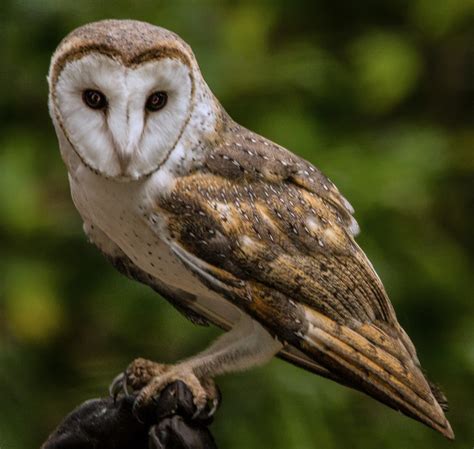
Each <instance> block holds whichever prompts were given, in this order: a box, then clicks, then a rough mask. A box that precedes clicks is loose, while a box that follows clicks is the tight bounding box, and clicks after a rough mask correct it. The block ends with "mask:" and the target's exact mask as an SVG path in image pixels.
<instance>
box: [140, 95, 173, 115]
mask: <svg viewBox="0 0 474 449" xmlns="http://www.w3.org/2000/svg"><path fill="white" fill-rule="evenodd" d="M167 102H168V94H167V93H166V92H153V93H152V94H151V95H150V96H149V97H148V98H147V100H146V103H145V108H146V109H147V110H148V111H150V112H156V111H159V110H160V109H163V108H164V107H165V106H166V103H167Z"/></svg>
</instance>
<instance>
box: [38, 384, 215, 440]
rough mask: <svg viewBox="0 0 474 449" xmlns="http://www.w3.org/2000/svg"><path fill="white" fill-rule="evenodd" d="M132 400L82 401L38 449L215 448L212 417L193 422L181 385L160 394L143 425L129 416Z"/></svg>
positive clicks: (190, 405) (189, 400)
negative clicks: (211, 429)
mask: <svg viewBox="0 0 474 449" xmlns="http://www.w3.org/2000/svg"><path fill="white" fill-rule="evenodd" d="M134 399H135V398H134V396H121V397H120V398H119V399H118V400H117V401H114V399H113V398H101V399H91V400H89V401H86V402H84V403H83V404H82V405H80V406H79V407H78V408H76V409H75V410H73V411H72V412H71V413H70V414H69V415H68V416H66V418H64V420H63V422H62V423H61V424H60V425H59V426H58V428H57V429H56V430H55V431H54V432H53V433H52V434H51V435H50V436H49V438H48V440H47V441H46V442H45V443H44V444H43V446H42V449H217V446H216V444H215V442H214V439H213V437H212V435H211V433H210V431H209V429H208V426H209V424H210V423H211V421H212V418H209V417H207V416H197V417H194V414H195V411H196V408H195V406H194V403H193V397H192V394H191V392H190V391H189V389H188V388H187V386H186V385H185V384H184V383H183V382H181V381H177V382H174V383H172V384H170V385H168V386H167V387H166V388H165V389H164V390H163V392H162V393H161V394H160V396H159V398H158V399H157V401H156V406H155V407H153V408H152V409H148V410H147V411H146V414H145V415H144V416H145V420H144V422H140V421H139V420H137V418H135V416H134V415H133V414H132V405H133V402H134ZM140 416H142V415H140Z"/></svg>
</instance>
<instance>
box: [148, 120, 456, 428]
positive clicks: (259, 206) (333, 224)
mask: <svg viewBox="0 0 474 449" xmlns="http://www.w3.org/2000/svg"><path fill="white" fill-rule="evenodd" d="M237 129H238V130H240V131H239V132H236V130H234V132H233V137H232V139H231V138H230V137H229V143H225V139H224V143H223V144H222V145H221V146H217V147H216V148H214V149H213V150H212V151H211V152H210V153H209V154H208V155H207V157H206V159H205V161H203V163H202V165H201V167H200V168H199V169H197V170H195V171H194V172H192V173H190V174H188V175H186V176H182V177H180V178H178V179H177V181H176V183H175V185H174V187H173V188H172V190H171V191H170V192H169V194H167V195H166V196H163V197H160V198H159V199H157V201H156V208H157V214H158V215H159V216H161V217H166V219H167V224H168V232H169V238H168V241H169V244H170V246H171V248H172V250H173V251H174V253H175V254H176V255H177V256H178V257H179V258H180V259H181V261H182V262H183V264H184V265H185V266H186V267H187V268H188V269H189V270H191V271H192V272H193V273H194V274H195V275H196V276H197V277H199V279H200V280H201V281H202V282H203V283H205V284H206V285H207V286H208V287H209V288H210V289H212V290H214V291H216V292H218V293H219V294H221V295H222V296H224V297H225V298H227V299H228V300H229V301H231V302H232V303H234V304H235V305H237V306H238V307H239V308H241V309H242V310H244V311H245V312H246V313H248V314H249V315H251V316H252V317H253V318H254V319H256V320H257V321H259V322H260V323H261V324H262V325H263V326H265V327H266V328H267V329H268V330H269V331H270V332H272V333H273V334H274V335H275V336H276V337H277V338H278V339H280V340H281V341H283V342H284V343H285V344H287V345H289V346H291V347H294V348H297V350H298V351H301V352H302V353H304V354H305V356H307V357H309V358H311V359H312V360H315V361H316V362H317V363H318V364H319V365H320V366H322V367H323V368H324V369H325V370H327V377H331V378H333V379H334V380H336V381H338V382H340V383H343V384H345V385H348V386H350V387H353V388H355V389H358V390H361V391H363V392H365V393H367V394H369V395H371V396H373V397H374V398H376V399H378V400H380V401H381V402H384V403H385V404H387V405H389V406H391V407H393V408H395V409H398V410H400V411H402V412H403V413H405V414H407V415H409V416H411V417H413V418H415V419H418V420H420V421H422V422H424V423H425V424H427V425H429V426H431V427H433V428H435V429H437V430H439V431H440V432H442V433H443V434H444V435H446V436H448V437H452V431H451V428H450V426H449V423H448V421H447V420H446V418H445V416H444V413H443V411H442V409H441V407H440V403H439V402H442V396H441V394H438V392H437V390H435V389H434V388H431V387H430V384H429V383H428V381H427V380H426V379H425V377H424V375H423V374H422V371H421V368H420V364H419V361H418V358H417V356H416V352H415V349H414V346H413V344H412V343H411V341H410V339H409V338H408V336H407V335H406V333H405V332H404V331H403V329H402V328H401V326H400V325H399V324H398V322H397V319H396V316H395V312H394V310H393V307H392V305H391V304H390V301H389V299H388V297H387V295H386V293H385V290H384V287H383V285H382V283H381V281H380V279H379V278H378V276H377V275H376V273H375V271H374V269H373V267H372V265H371V264H370V262H369V261H368V259H367V257H366V256H365V254H364V253H363V252H362V250H361V249H360V248H359V247H358V246H357V244H356V243H355V242H354V240H353V235H354V234H355V233H356V232H357V231H358V227H357V225H356V223H355V221H354V219H353V218H352V215H351V212H352V208H351V207H350V205H349V204H348V203H347V201H346V200H345V199H344V198H343V197H342V195H340V193H339V192H338V191H337V189H336V188H335V187H334V185H333V184H332V183H331V182H330V181H329V180H328V179H327V178H326V177H324V175H322V174H321V173H320V172H319V170H317V169H316V168H315V167H313V166H312V165H310V164H309V163H308V162H306V161H303V160H301V159H299V158H297V156H295V155H293V154H291V153H289V152H287V151H286V150H284V149H282V148H280V147H277V146H274V145H273V144H271V143H269V142H268V141H266V140H264V139H262V138H261V137H259V136H256V135H254V134H250V132H248V131H247V132H245V131H243V130H242V129H241V128H237ZM235 136H237V137H235ZM264 142H267V143H266V144H265V143H264ZM435 395H436V396H438V400H439V402H438V400H437V399H436V398H435Z"/></svg>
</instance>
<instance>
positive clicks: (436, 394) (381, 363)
mask: <svg viewBox="0 0 474 449" xmlns="http://www.w3.org/2000/svg"><path fill="white" fill-rule="evenodd" d="M305 310H306V319H307V321H308V329H307V331H306V333H304V334H303V335H302V339H301V342H300V349H301V350H302V351H303V352H304V353H306V354H307V355H308V356H310V357H312V358H314V359H316V360H318V361H319V362H320V363H321V364H322V365H323V366H324V367H325V368H326V369H328V370H329V371H330V372H332V373H334V375H335V377H338V378H340V379H344V381H343V382H341V383H344V384H346V385H349V386H351V387H352V388H355V389H357V390H360V391H362V392H364V393H366V394H369V395H370V396H372V397H374V398H375V399H378V400H379V401H381V402H383V403H385V404H387V405H389V406H390V407H392V408H394V409H396V410H399V411H401V412H402V413H404V414H406V415H408V416H410V417H412V418H414V419H416V420H418V421H421V422H423V423H424V424H426V425H428V426H429V427H432V428H433V429H435V430H437V431H439V432H440V433H442V434H443V435H444V436H445V437H446V438H449V439H453V438H454V433H453V431H452V429H451V426H450V424H449V422H448V420H447V419H446V417H445V415H444V411H443V410H444V409H445V408H444V407H446V406H447V401H446V398H445V396H444V395H443V394H442V393H441V390H440V389H439V388H437V387H436V386H434V385H433V384H430V383H429V382H428V381H427V380H426V378H425V376H424V375H423V373H422V371H421V368H420V366H419V362H418V359H417V358H416V353H414V352H413V351H412V350H408V348H407V346H408V347H409V348H410V349H411V348H413V345H412V344H411V342H409V344H408V345H407V342H406V338H407V337H406V334H404V335H400V338H397V337H394V336H390V335H388V334H386V333H385V332H383V331H382V330H380V329H379V328H377V327H376V326H371V325H370V324H369V325H368V324H364V325H363V326H364V328H363V329H360V330H359V328H354V329H352V328H349V327H348V326H343V325H340V324H338V323H336V322H335V321H333V320H331V319H329V318H328V317H326V316H324V315H322V314H320V313H318V312H317V311H315V310H313V309H310V308H308V307H305Z"/></svg>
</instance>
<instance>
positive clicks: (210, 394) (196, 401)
mask: <svg viewBox="0 0 474 449" xmlns="http://www.w3.org/2000/svg"><path fill="white" fill-rule="evenodd" d="M170 384H173V385H174V388H173V390H174V391H173V392H172V395H171V396H174V397H175V401H176V404H177V405H176V406H177V407H178V406H179V405H180V404H186V405H185V406H182V408H183V410H182V411H183V412H184V413H186V414H188V415H190V416H189V417H190V418H191V419H199V420H203V419H209V418H211V417H212V416H213V415H214V413H215V412H216V410H217V408H218V406H219V403H220V398H221V395H220V392H219V389H218V388H217V386H216V384H215V383H214V381H213V380H212V379H208V378H198V377H197V376H196V375H195V374H194V372H193V370H192V369H191V368H190V367H186V365H163V364H159V363H155V362H152V361H150V360H145V359H142V358H139V359H135V360H134V361H133V362H132V363H131V364H130V365H129V366H128V367H127V369H126V370H125V372H124V373H122V374H119V375H118V376H117V377H116V378H115V379H114V381H113V382H112V384H111V386H110V394H111V396H112V397H114V398H116V397H117V396H118V395H119V394H120V393H124V394H125V395H127V396H128V395H131V394H135V393H137V397H136V399H135V402H134V404H133V414H134V415H135V416H136V417H137V419H139V420H141V421H145V420H147V415H148V412H149V410H152V409H154V410H156V404H157V403H160V399H161V398H160V395H161V392H162V391H163V390H164V389H165V387H166V386H168V385H170ZM185 386H186V387H187V388H188V390H189V391H191V393H192V403H189V395H187V396H186V397H185V392H186V388H185Z"/></svg>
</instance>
